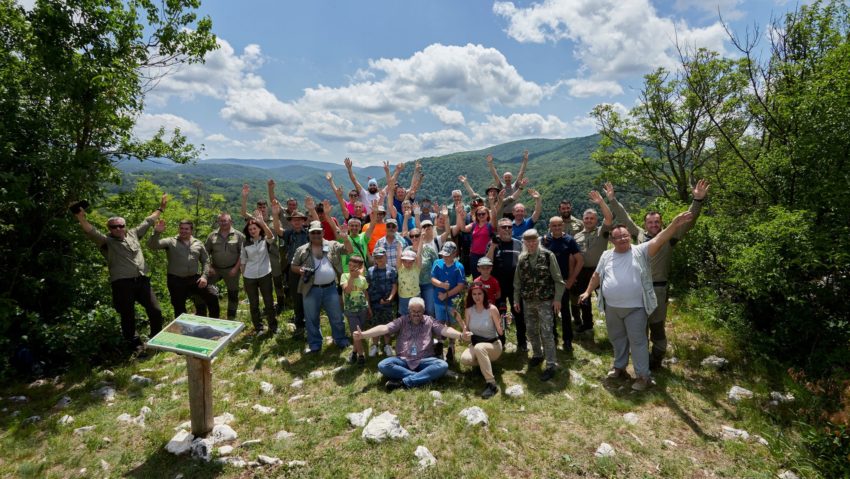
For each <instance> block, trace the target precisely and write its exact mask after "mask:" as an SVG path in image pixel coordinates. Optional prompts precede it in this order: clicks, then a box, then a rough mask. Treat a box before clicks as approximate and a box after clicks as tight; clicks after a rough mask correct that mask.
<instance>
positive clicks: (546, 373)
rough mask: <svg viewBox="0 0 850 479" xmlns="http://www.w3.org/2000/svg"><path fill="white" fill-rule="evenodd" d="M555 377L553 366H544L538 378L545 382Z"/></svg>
mask: <svg viewBox="0 0 850 479" xmlns="http://www.w3.org/2000/svg"><path fill="white" fill-rule="evenodd" d="M554 377H555V366H546V369H544V370H543V374H541V375H540V380H541V381H543V382H546V381H548V380H550V379H552V378H554Z"/></svg>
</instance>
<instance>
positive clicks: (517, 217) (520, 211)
mask: <svg viewBox="0 0 850 479" xmlns="http://www.w3.org/2000/svg"><path fill="white" fill-rule="evenodd" d="M528 193H529V194H530V195H531V197H532V198H534V213H532V214H531V218H526V217H525V205H523V204H522V203H517V204H515V205H514V211H513V212H514V223H513V231H511V236H513V237H514V238H516V239H521V238H522V234H523V233H525V232H526V231H528V230H529V229H531V228H533V227H534V223H536V222H537V220H539V219H540V213H542V212H543V200H542V199H540V193H539V192H538V191H537V190H533V189H531V188H529V189H528Z"/></svg>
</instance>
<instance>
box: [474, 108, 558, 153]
mask: <svg viewBox="0 0 850 479" xmlns="http://www.w3.org/2000/svg"><path fill="white" fill-rule="evenodd" d="M470 129H471V130H472V132H473V136H474V138H475V140H476V143H478V144H481V145H484V144H496V143H501V142H504V141H510V140H519V139H521V138H545V137H548V138H562V137H564V136H565V135H566V134H567V133H568V131H569V127H568V125H567V124H566V123H564V122H563V121H562V120H561V119H560V118H558V117H557V116H555V115H547V116H545V117H544V116H543V115H540V114H537V113H514V114H512V115H510V116H497V115H487V121H486V122H484V123H470Z"/></svg>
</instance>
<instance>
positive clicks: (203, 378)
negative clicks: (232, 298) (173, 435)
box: [147, 313, 245, 437]
mask: <svg viewBox="0 0 850 479" xmlns="http://www.w3.org/2000/svg"><path fill="white" fill-rule="evenodd" d="M244 328H245V325H244V324H242V323H240V322H237V321H226V320H223V319H216V318H205V317H203V316H195V315H192V314H185V313H184V314H181V315H180V317H178V318H177V319H175V320H174V321H172V322H171V324H169V325H168V326H166V327H165V329H163V330H162V331H161V332H160V333H159V334H157V335H156V336H154V337H153V338H151V339H150V341H148V343H147V346H148V347H150V348H154V349H161V350H163V351H171V352H174V353H178V354H183V355H185V356H186V373H187V375H188V376H189V378H188V379H189V381H188V383H189V415H190V418H191V423H192V435H193V436H196V437H204V436H206V435H207V434H209V433H210V431H212V429H213V425H214V424H213V423H214V420H213V402H212V360H213V358H214V357H215V355H216V354H218V352H219V351H221V350H222V348H224V346H225V345H227V343H229V342H230V340H232V339H233V337H234V336H236V334H238V333H239V332H240V331H242V329H244Z"/></svg>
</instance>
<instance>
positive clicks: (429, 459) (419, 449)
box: [413, 446, 437, 469]
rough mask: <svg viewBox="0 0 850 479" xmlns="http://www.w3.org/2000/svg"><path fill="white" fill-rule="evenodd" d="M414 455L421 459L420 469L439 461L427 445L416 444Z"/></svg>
mask: <svg viewBox="0 0 850 479" xmlns="http://www.w3.org/2000/svg"><path fill="white" fill-rule="evenodd" d="M413 455H414V456H416V457H417V459H419V469H427V468H429V467H431V466H433V465H434V464H436V463H437V458H436V457H434V455H433V454H431V451H429V450H428V448H427V447H425V446H416V451H414V453H413Z"/></svg>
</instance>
